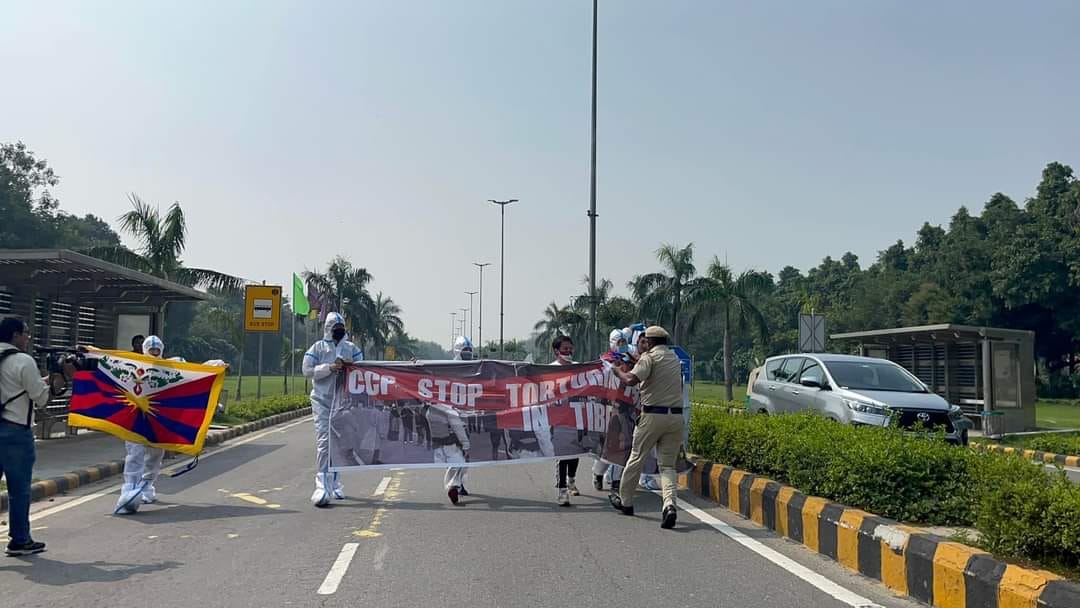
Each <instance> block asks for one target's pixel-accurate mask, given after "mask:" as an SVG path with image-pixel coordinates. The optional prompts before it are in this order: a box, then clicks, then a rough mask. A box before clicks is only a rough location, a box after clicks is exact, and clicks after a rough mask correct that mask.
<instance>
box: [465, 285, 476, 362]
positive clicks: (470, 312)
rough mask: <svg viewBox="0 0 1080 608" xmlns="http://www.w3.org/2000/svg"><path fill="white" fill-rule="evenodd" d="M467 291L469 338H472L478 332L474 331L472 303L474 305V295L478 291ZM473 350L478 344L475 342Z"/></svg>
mask: <svg viewBox="0 0 1080 608" xmlns="http://www.w3.org/2000/svg"><path fill="white" fill-rule="evenodd" d="M465 293H467V294H469V339H470V340H472V338H473V336H475V335H476V334H474V333H473V314H472V305H473V296H475V295H476V293H477V292H475V291H466V292H465ZM473 350H476V345H475V344H473Z"/></svg>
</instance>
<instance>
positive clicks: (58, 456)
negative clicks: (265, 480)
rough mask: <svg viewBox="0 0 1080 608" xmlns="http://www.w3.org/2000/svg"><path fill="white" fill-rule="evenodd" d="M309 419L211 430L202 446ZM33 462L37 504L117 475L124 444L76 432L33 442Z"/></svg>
mask: <svg viewBox="0 0 1080 608" xmlns="http://www.w3.org/2000/svg"><path fill="white" fill-rule="evenodd" d="M310 415H311V408H310V407H306V408H302V409H299V410H294V411H291V412H286V413H283V414H276V415H273V416H269V417H267V418H262V419H260V420H256V421H253V422H248V423H244V424H241V425H237V426H233V427H219V426H211V427H210V430H209V432H208V433H207V435H206V446H207V447H210V446H214V445H217V444H219V443H221V442H223V441H226V440H229V439H232V438H234V437H239V436H240V435H244V434H247V433H251V432H253V431H257V430H259V429H264V428H266V427H268V426H273V425H275V424H281V423H283V422H287V421H289V420H295V419H297V418H302V417H305V416H310ZM34 448H35V450H36V451H37V461H36V462H35V463H34V473H33V478H34V480H35V481H34V483H33V484H32V486H31V488H30V490H31V500H32V501H38V500H42V499H44V498H48V497H49V496H55V495H56V494H61V493H64V492H68V491H70V490H73V489H75V488H77V487H79V486H83V485H86V484H88V483H93V482H96V481H100V480H102V479H105V478H107V477H111V476H115V475H119V474H120V472H121V471H122V470H123V468H124V442H123V441H121V440H120V439H117V438H116V437H113V436H112V435H108V434H106V433H99V432H96V431H86V430H84V431H80V432H79V434H78V435H76V436H72V437H68V436H55V435H54V438H52V439H38V440H36V441H35V442H34ZM181 458H188V457H187V456H184V455H181V454H175V453H172V452H166V453H165V462H166V463H168V462H169V461H170V460H175V459H181ZM7 507H8V495H7V491H6V489H5V491H2V492H0V513H6V512H7Z"/></svg>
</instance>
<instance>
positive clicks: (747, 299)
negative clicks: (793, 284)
mask: <svg viewBox="0 0 1080 608" xmlns="http://www.w3.org/2000/svg"><path fill="white" fill-rule="evenodd" d="M767 288H768V280H767V279H766V278H765V276H764V275H762V274H761V273H757V272H750V271H747V272H743V273H742V274H740V275H739V276H737V277H736V276H734V275H733V274H732V272H731V268H729V267H728V266H727V264H724V263H723V262H721V261H720V259H719V258H717V257H713V261H712V264H710V265H709V272H708V276H707V277H705V278H702V279H698V280H697V281H695V282H694V284H693V286H692V288H691V294H690V297H689V303H690V304H691V306H693V308H694V312H695V313H696V314H695V315H694V318H693V320H692V321H691V323H692V324H693V323H694V322H695V321H696V319H697V318H698V317H700V316H712V317H715V316H717V315H719V316H720V320H721V324H722V326H723V328H724V388H725V392H726V395H727V400H728V401H731V400H732V399H734V390H733V385H734V381H735V378H734V376H733V374H732V370H731V360H732V352H731V333H732V330H735V331H739V332H743V331H745V330H746V329H747V327H752V328H753V330H754V332H755V333H756V334H757V337H758V338H759V340H761V342H765V341H767V340H768V339H769V326H768V323H766V321H765V315H764V314H762V312H761V309H760V308H759V305H758V304H757V302H758V301H759V297H761V296H762V295H763V294H764V293H765V291H766V290H767Z"/></svg>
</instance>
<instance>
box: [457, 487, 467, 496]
mask: <svg viewBox="0 0 1080 608" xmlns="http://www.w3.org/2000/svg"><path fill="white" fill-rule="evenodd" d="M457 493H458V494H460V495H462V496H468V495H469V491H468V490H466V489H465V486H459V487H458V491H457Z"/></svg>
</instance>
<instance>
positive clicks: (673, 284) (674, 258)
mask: <svg viewBox="0 0 1080 608" xmlns="http://www.w3.org/2000/svg"><path fill="white" fill-rule="evenodd" d="M656 259H657V260H658V261H659V262H660V266H661V268H662V272H653V273H649V274H646V275H639V276H636V277H634V278H633V279H632V280H631V281H630V284H629V287H630V292H631V296H632V298H633V300H634V302H635V303H637V305H638V310H639V313H640V315H641V317H642V318H644V319H646V320H652V319H656V320H657V322H660V323H663V322H665V321H668V320H670V322H671V337H672V340H673V341H674V342H675V343H676V344H678V343H679V340H680V338H682V327H681V322H682V319H681V313H682V309H683V308H684V306H685V303H686V302H685V300H686V295H687V293H688V288H689V286H690V283H691V281H693V280H694V277H695V275H696V274H697V269H696V268H695V267H694V244H693V243H690V244H689V245H687V246H686V247H682V248H680V247H677V246H675V245H670V244H664V245H661V247H660V248H659V249H657V250H656Z"/></svg>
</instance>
